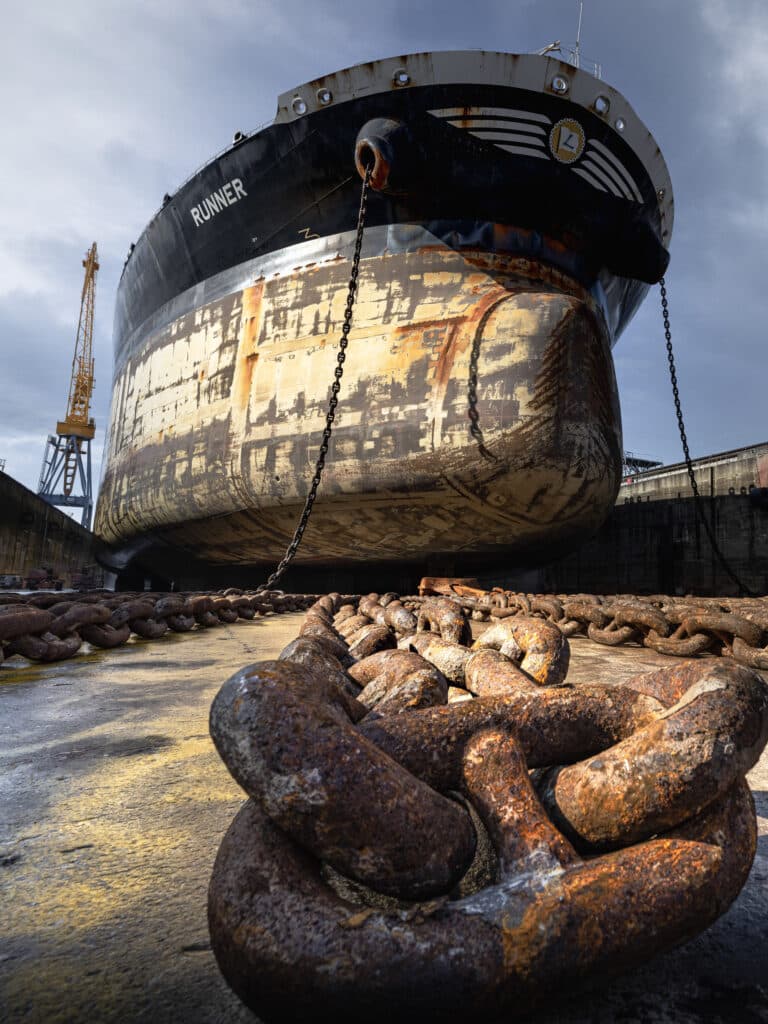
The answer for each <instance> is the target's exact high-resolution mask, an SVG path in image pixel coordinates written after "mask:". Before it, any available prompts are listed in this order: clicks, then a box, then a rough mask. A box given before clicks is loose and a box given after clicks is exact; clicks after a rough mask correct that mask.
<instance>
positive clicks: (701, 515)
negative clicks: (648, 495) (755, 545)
mask: <svg viewBox="0 0 768 1024" xmlns="http://www.w3.org/2000/svg"><path fill="white" fill-rule="evenodd" d="M660 286H661V314H662V318H663V320H664V337H665V339H666V345H667V362H668V363H669V378H670V380H671V382H672V397H673V399H674V403H675V415H676V416H677V426H678V429H679V431H680V441H681V444H682V446H683V456H684V457H685V468H686V469H687V471H688V479H689V480H690V483H691V491H692V492H693V501H694V507H695V509H696V515H697V517H698V519H699V521H700V523H701V525H702V526H703V527H704V532H705V533H706V535H707V537H708V539H709V543H710V546H711V548H712V551H713V552H714V554H715V557H716V558H717V560H718V561H719V562H720V565H722V567H723V569H724V570H725V572H726V574H727V575H728V577H729V578H730V579H731V580H732V581H733V583H735V584H736V586H737V587H738V588H739V593H740V594H747V595H748V596H749V597H757V594H756V593H755V592H754V591H752V590H750V588H749V587H748V586H747V585H746V584H745V583H744V582H743V581H742V580H741V579H740V578H739V577H738V576H737V575H736V573H735V572H734V571H733V569H732V568H731V566H730V565H729V564H728V562H727V560H726V558H725V555H724V554H723V553H722V551H721V550H720V545H719V544H718V543H717V538H716V537H715V531H714V529H713V527H712V524H711V523H710V521H709V519H708V518H707V516H706V514H705V512H704V507H703V503H702V500H701V495H700V493H699V485H698V483H697V481H696V473H695V472H694V469H693V461H692V460H691V453H690V451H689V449H688V437H687V435H686V432H685V423H684V422H683V410H682V405H681V402H680V391H679V388H678V386H677V372H676V370H675V356H674V353H673V351H672V330H671V327H670V324H669V303H668V301H667V287H666V282H665V280H664V278H663V277H662V279H661V281H660Z"/></svg>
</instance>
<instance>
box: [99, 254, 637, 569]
mask: <svg viewBox="0 0 768 1024" xmlns="http://www.w3.org/2000/svg"><path fill="white" fill-rule="evenodd" d="M349 269H350V265H349V262H348V260H346V259H343V258H335V259H326V260H325V261H322V260H319V261H318V262H316V263H312V262H309V263H303V264H302V265H301V266H298V267H295V268H292V269H290V270H287V271H286V270H283V271H282V272H280V273H277V272H275V273H273V274H264V276H261V277H259V278H257V279H255V280H252V281H250V282H249V283H248V284H246V285H245V286H244V287H242V288H238V289H237V290H235V291H232V292H229V293H228V294H226V295H224V296H221V297H220V298H217V299H216V300H215V301H213V302H210V303H208V304H205V305H202V306H200V307H198V308H195V309H192V310H190V311H189V312H188V313H185V314H184V315H182V316H180V317H177V318H176V319H173V320H171V322H169V323H167V324H165V325H164V326H162V327H161V328H159V329H157V330H155V331H153V332H150V333H148V334H147V335H146V336H145V337H144V338H142V339H141V341H140V343H136V344H134V345H133V348H132V350H131V351H130V353H129V355H128V356H127V358H125V359H124V360H123V362H122V364H121V365H120V366H119V367H118V371H117V375H116V378H115V383H114V396H113V408H112V414H111V421H112V429H111V435H110V440H109V451H108V457H107V464H106V465H107V468H106V472H105V475H104V479H103V481H102V489H101V494H100V500H99V506H98V513H97V523H96V531H97V533H99V534H100V536H101V537H103V538H104V539H105V540H106V541H107V542H108V543H110V544H111V545H113V546H114V547H115V548H116V549H118V550H119V549H120V548H121V547H129V546H130V545H131V543H132V542H134V541H135V539H136V538H139V537H142V536H146V535H148V534H149V535H151V536H152V537H153V538H156V539H158V540H159V541H161V542H166V543H169V544H171V545H173V546H174V547H175V548H179V549H181V550H186V551H189V552H190V553H193V554H194V555H195V557H197V558H199V559H202V560H204V561H207V562H211V563H214V564H232V563H243V564H248V563H264V562H271V561H274V560H275V559H277V558H279V557H280V556H281V555H282V554H283V552H284V549H285V546H286V544H287V542H288V541H289V540H290V538H291V535H292V533H293V529H294V527H295V525H296V521H297V519H298V515H299V511H300V508H301V506H302V504H303V500H304V497H305V495H306V492H307V490H308V487H309V483H310V481H311V478H312V475H313V472H314V463H315V459H316V457H317V451H318V446H319V444H320V437H321V433H322V429H323V426H324V420H325V411H326V408H327V403H328V397H329V393H330V383H331V381H332V379H333V368H334V365H335V358H336V346H337V340H338V336H339V332H340V326H341V323H342V319H343V310H344V303H345V299H346V286H347V281H348V275H349ZM610 344H611V338H610V334H609V331H608V328H607V327H606V323H605V319H604V316H603V312H602V310H601V309H600V308H599V307H598V306H597V305H596V303H595V301H594V299H593V298H592V296H591V295H590V294H589V293H588V292H587V291H586V290H585V289H584V288H583V287H582V286H581V285H579V284H577V283H576V282H575V281H574V280H572V279H571V278H569V277H567V276H566V275H565V274H563V273H561V272H560V271H557V270H555V269H553V268H551V267H549V266H546V265H544V264H542V263H539V262H537V261H535V260H531V259H521V258H518V257H516V256H513V255H505V254H503V253H498V252H496V253H489V252H487V251H484V250H482V249H474V250H473V249H467V248H463V249H461V250H460V251H457V250H456V249H452V248H450V247H447V246H445V245H440V244H434V245H423V246H421V247H419V248H417V249H413V250H411V251H408V252H400V253H391V254H385V255H382V256H377V257H376V258H370V259H364V260H363V262H362V264H361V274H360V283H359V292H358V300H357V304H356V307H355V312H354V319H353V329H352V334H351V339H350V347H349V350H348V357H347V361H346V364H345V369H344V379H343V382H342V390H341V395H340V404H339V410H338V413H337V417H336V424H335V426H334V433H333V437H332V440H331V444H330V450H329V455H328V459H327V464H326V469H325V474H324V477H323V482H322V485H321V488H320V492H319V496H318V501H317V503H316V505H315V508H314V511H313V515H312V520H311V525H310V527H309V529H308V530H307V532H306V534H305V537H304V540H303V543H302V546H301V549H300V552H299V555H298V556H297V561H299V562H303V563H304V564H310V563H322V562H329V561H334V562H355V561H367V560H372V559H373V560H376V561H393V562H397V561H402V560H406V559H410V560H414V559H421V558H424V557H426V556H429V555H433V554H440V553H446V552H451V553H456V552H464V553H473V552H478V553H480V552H484V553H493V552H495V551H504V552H505V554H506V555H509V556H514V555H520V556H523V555H525V554H528V555H530V553H531V552H532V551H535V550H536V549H540V550H542V552H547V553H549V554H551V553H552V552H553V551H555V550H557V549H558V548H561V549H566V548H567V547H569V546H573V545H574V544H576V543H578V542H579V540H581V539H582V538H584V537H585V536H586V535H588V534H589V533H591V532H593V531H594V530H596V529H597V527H598V526H599V525H600V523H601V522H602V520H603V519H604V518H605V516H606V515H607V513H608V511H609V510H610V507H611V505H612V503H613V501H614V499H615V496H616V493H617V490H618V486H619V474H620V456H621V427H620V415H619V406H618V398H617V392H616V383H615V378H614V371H613V362H612V357H611V352H610ZM473 347H474V348H475V351H476V353H477V357H478V375H477V382H476V387H477V396H478V399H477V411H478V414H479V421H478V422H479V426H480V428H481V430H482V434H483V439H484V444H485V447H486V448H487V449H488V451H489V452H490V453H491V455H492V456H493V458H492V459H491V458H488V457H487V456H485V455H483V454H482V452H481V451H480V450H479V449H478V444H477V442H476V441H475V440H474V439H473V437H472V435H471V433H470V429H469V428H470V420H469V416H468V411H469V403H468V389H469V385H470V359H471V355H472V351H473Z"/></svg>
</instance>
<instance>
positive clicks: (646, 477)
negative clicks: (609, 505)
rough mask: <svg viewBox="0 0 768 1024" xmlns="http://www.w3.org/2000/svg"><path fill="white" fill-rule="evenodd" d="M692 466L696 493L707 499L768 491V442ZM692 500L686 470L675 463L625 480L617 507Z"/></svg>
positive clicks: (695, 462)
mask: <svg viewBox="0 0 768 1024" xmlns="http://www.w3.org/2000/svg"><path fill="white" fill-rule="evenodd" d="M693 467H694V472H695V474H696V483H697V486H698V488H699V494H703V495H706V496H707V497H716V496H719V495H734V494H749V493H750V492H751V491H755V490H760V489H763V488H768V442H765V443H764V444H755V445H751V446H750V447H748V448H736V449H734V450H732V451H727V452H718V453H717V454H716V455H709V456H707V457H706V458H702V459H694V460H693ZM692 497H693V492H692V490H691V484H690V481H689V479H688V470H687V468H686V465H685V463H684V462H678V463H675V464H674V465H670V466H660V467H659V468H658V469H651V470H648V471H647V472H644V473H637V474H635V475H633V476H628V477H625V479H624V481H623V483H622V485H621V487H620V488H619V495H618V498H617V499H616V504H617V505H623V504H628V503H629V502H631V501H648V500H651V501H665V500H673V499H675V498H692Z"/></svg>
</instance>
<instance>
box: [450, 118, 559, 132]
mask: <svg viewBox="0 0 768 1024" xmlns="http://www.w3.org/2000/svg"><path fill="white" fill-rule="evenodd" d="M448 124H452V125H453V126H454V127H455V128H466V129H467V131H470V132H471V131H474V130H475V129H477V128H487V129H489V130H490V129H498V130H499V131H515V132H527V133H528V134H529V135H543V136H546V134H547V130H546V128H542V127H541V126H540V125H538V124H528V122H527V121H512V120H501V119H499V118H493V117H463V118H461V119H460V120H454V121H449V122H448Z"/></svg>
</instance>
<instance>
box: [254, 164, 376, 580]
mask: <svg viewBox="0 0 768 1024" xmlns="http://www.w3.org/2000/svg"><path fill="white" fill-rule="evenodd" d="M370 180H371V167H370V166H367V167H366V169H365V178H364V179H363V186H362V189H361V191H360V206H359V208H358V212H357V233H356V235H355V248H354V252H353V254H352V270H351V272H350V275H349V287H348V290H347V304H346V308H345V310H344V323H343V324H342V327H341V337H340V338H339V348H338V353H337V356H336V368H335V369H334V371H333V377H334V379H333V383H332V384H331V397H330V400H329V402H328V412H327V413H326V417H325V428H324V430H323V437H322V440H321V442H320V449H319V454H318V456H317V462H316V463H315V475H314V476H313V477H312V484H311V486H310V488H309V494H308V495H307V497H306V500H305V502H304V508H303V509H302V511H301V516H300V517H299V522H298V525H297V527H296V529H295V530H294V533H293V538H292V539H291V542H290V544H289V545H288V547H287V548H286V550H285V554H284V555H283V557H282V559H281V561H280V562H279V564H278V566H277V568H276V569H275V571H274V572H273V573H272V575H271V576H270V577H269V578H268V579H267V581H266V583H262V584H261V585H260V586H259V587H257V588H256V592H257V593H260V592H261V591H263V590H270V589H271V588H272V587H274V586H275V585H276V584H277V583H278V581H279V580H280V579H281V577H282V576H283V574H284V573H285V570H286V569H287V568H288V566H289V565H290V564H291V562H292V561H293V558H294V555H295V554H296V552H297V551H298V549H299V545H300V544H301V539H302V537H303V536H304V531H305V530H306V528H307V524H308V523H309V517H310V516H311V515H312V506H313V505H314V504H315V498H316V497H317V489H318V487H319V486H320V480H321V478H322V475H323V469H324V468H325V457H326V455H327V454H328V445H329V442H330V440H331V432H332V431H333V423H334V420H335V419H336V407H337V405H338V404H339V391H340V390H341V378H342V376H343V374H344V363H345V361H346V358H347V346H348V345H349V332H350V330H351V328H352V310H353V309H354V306H355V297H356V295H357V279H358V277H359V274H360V253H361V251H362V247H363V232H364V230H365V212H366V206H367V202H368V187H369V184H370Z"/></svg>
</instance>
